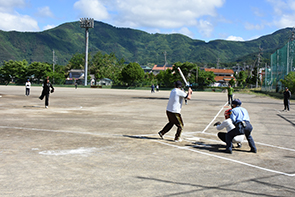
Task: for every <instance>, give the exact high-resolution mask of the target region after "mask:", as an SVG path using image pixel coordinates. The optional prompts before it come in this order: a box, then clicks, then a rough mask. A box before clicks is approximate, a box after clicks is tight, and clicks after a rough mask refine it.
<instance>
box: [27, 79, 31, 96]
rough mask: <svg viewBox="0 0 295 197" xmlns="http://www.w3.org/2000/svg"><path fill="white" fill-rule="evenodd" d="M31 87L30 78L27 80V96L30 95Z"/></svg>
mask: <svg viewBox="0 0 295 197" xmlns="http://www.w3.org/2000/svg"><path fill="white" fill-rule="evenodd" d="M30 89H31V82H30V80H29V79H28V81H27V82H26V96H29V95H30Z"/></svg>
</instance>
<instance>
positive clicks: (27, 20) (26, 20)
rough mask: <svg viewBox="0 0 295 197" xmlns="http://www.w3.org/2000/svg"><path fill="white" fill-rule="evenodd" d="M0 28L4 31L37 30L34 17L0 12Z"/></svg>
mask: <svg viewBox="0 0 295 197" xmlns="http://www.w3.org/2000/svg"><path fill="white" fill-rule="evenodd" d="M0 18H1V19H2V20H1V23H0V29H1V30H4V31H11V30H17V31H36V30H39V27H38V23H37V21H36V20H35V19H33V18H32V17H30V16H27V15H19V14H9V13H1V12H0Z"/></svg>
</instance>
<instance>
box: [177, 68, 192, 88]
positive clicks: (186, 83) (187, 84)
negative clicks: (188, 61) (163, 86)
mask: <svg viewBox="0 0 295 197" xmlns="http://www.w3.org/2000/svg"><path fill="white" fill-rule="evenodd" d="M177 69H178V71H179V73H180V75H181V77H182V79H183V81H184V83H185V85H186V86H189V83H188V82H187V81H186V79H185V77H184V75H183V73H182V71H181V69H180V68H179V67H177Z"/></svg>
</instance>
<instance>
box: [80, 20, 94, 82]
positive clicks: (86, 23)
mask: <svg viewBox="0 0 295 197" xmlns="http://www.w3.org/2000/svg"><path fill="white" fill-rule="evenodd" d="M80 27H81V28H85V66H84V86H87V76H88V73H87V71H88V40H89V31H88V29H89V28H94V19H93V18H80Z"/></svg>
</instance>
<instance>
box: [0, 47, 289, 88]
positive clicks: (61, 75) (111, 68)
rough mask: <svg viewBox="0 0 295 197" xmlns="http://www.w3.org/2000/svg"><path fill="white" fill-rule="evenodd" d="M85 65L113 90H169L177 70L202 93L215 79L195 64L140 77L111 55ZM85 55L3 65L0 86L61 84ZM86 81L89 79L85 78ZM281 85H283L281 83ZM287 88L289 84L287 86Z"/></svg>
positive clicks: (249, 78) (243, 76)
mask: <svg viewBox="0 0 295 197" xmlns="http://www.w3.org/2000/svg"><path fill="white" fill-rule="evenodd" d="M88 59H89V62H88V65H89V72H88V73H89V74H93V75H94V76H95V79H96V80H97V81H99V80H100V79H103V78H109V79H111V80H112V81H113V86H124V87H128V86H136V87H148V86H151V85H152V84H158V85H160V86H161V87H167V88H171V87H173V84H174V82H175V81H177V80H180V81H182V78H181V76H180V74H179V72H178V70H177V68H178V67H180V68H181V70H182V72H183V74H184V76H185V77H186V79H187V81H188V82H190V83H191V84H193V86H195V88H199V89H204V88H205V87H207V86H209V85H210V84H212V83H214V82H215V80H214V78H215V75H214V73H213V72H207V71H204V70H203V69H200V67H199V66H198V64H197V63H191V62H176V63H174V66H173V68H172V70H170V69H167V70H165V71H160V73H159V74H157V75H154V74H153V73H144V71H143V69H142V68H141V67H140V65H139V64H138V63H136V62H132V63H129V64H126V63H125V60H124V59H123V58H122V59H118V58H117V57H116V56H115V54H114V53H111V54H103V53H101V52H97V53H96V54H95V55H93V56H92V57H90V55H89V57H88ZM84 64H85V54H80V53H76V54H74V55H73V56H72V58H71V59H70V60H69V62H68V64H67V65H65V66H62V65H54V71H53V65H52V64H49V63H44V62H32V63H30V64H28V62H27V61H26V60H23V61H13V60H10V61H4V63H3V65H2V66H1V67H0V83H1V84H6V85H7V84H9V83H10V82H13V83H15V84H24V83H25V82H26V81H27V79H30V81H31V82H32V83H36V84H39V83H41V82H42V80H43V79H44V78H46V77H47V76H49V78H50V80H51V81H53V82H54V84H65V81H66V78H68V76H69V72H68V71H70V70H71V69H84ZM256 72H257V69H254V70H253V71H252V73H251V74H250V73H247V71H241V72H239V73H237V74H235V78H236V81H234V80H231V81H230V82H229V83H230V84H231V85H232V86H235V84H237V86H239V87H241V88H244V87H246V86H248V85H251V84H252V85H254V84H255V83H256V80H258V78H257V73H256ZM88 79H89V76H88ZM282 82H283V83H284V81H282ZM288 84H289V86H291V85H290V82H288Z"/></svg>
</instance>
